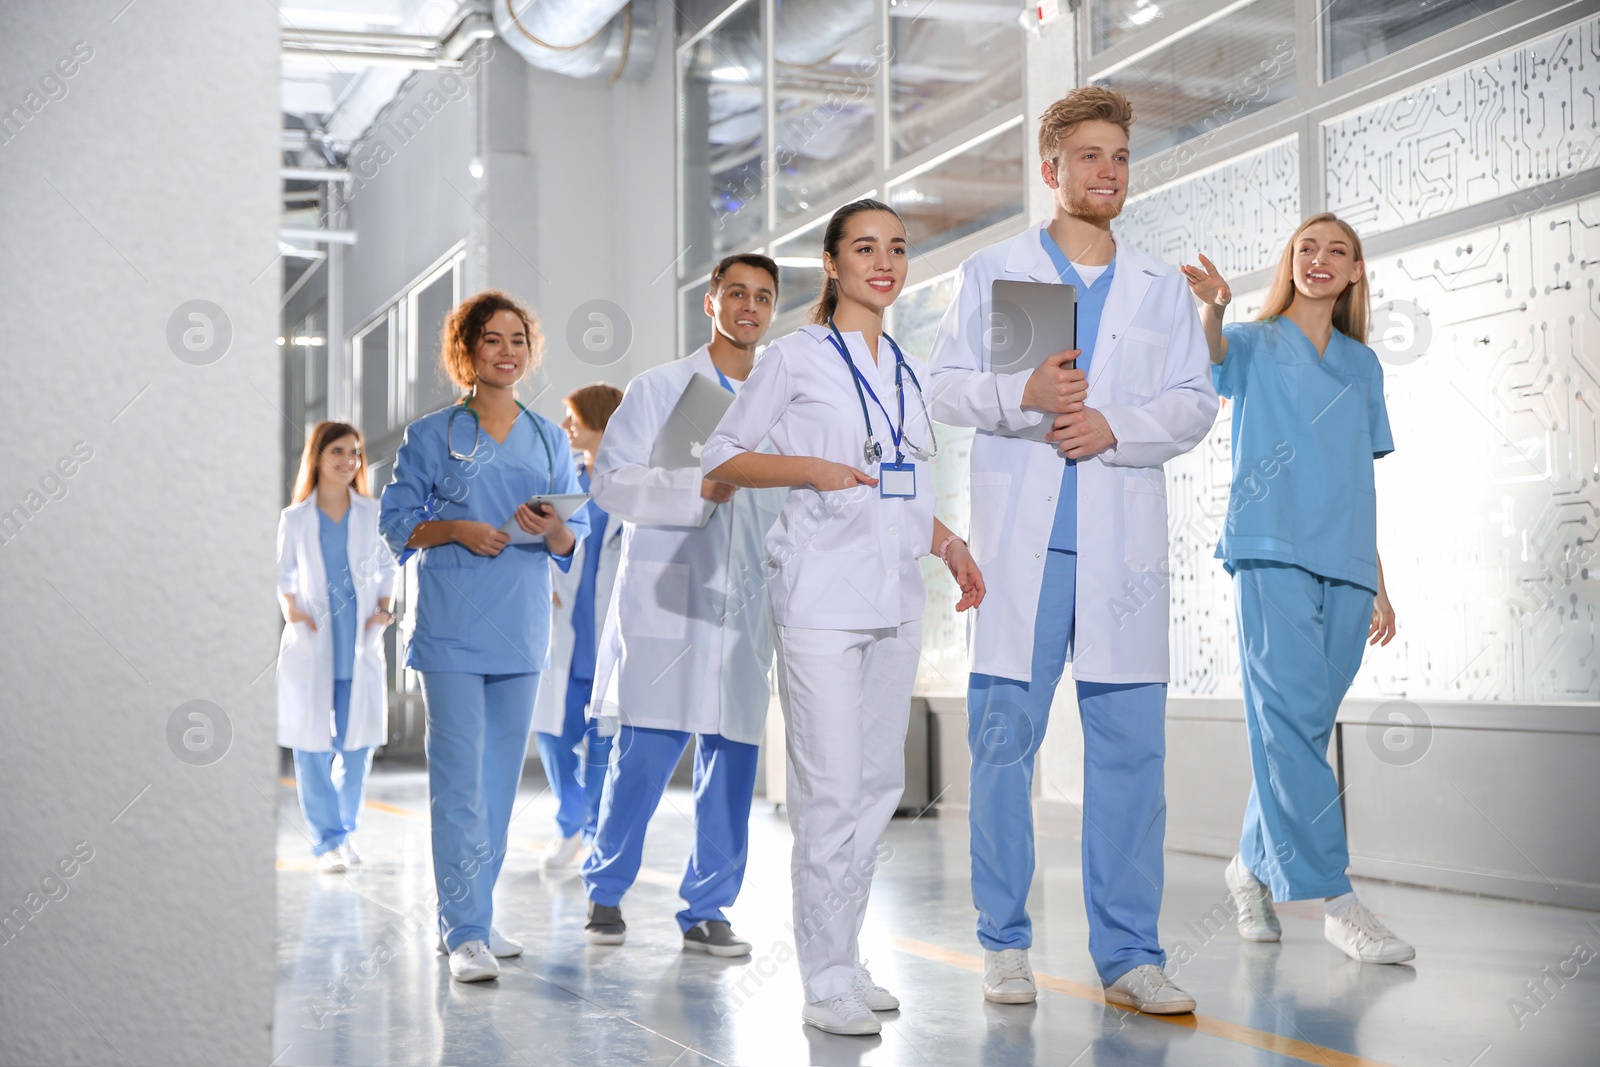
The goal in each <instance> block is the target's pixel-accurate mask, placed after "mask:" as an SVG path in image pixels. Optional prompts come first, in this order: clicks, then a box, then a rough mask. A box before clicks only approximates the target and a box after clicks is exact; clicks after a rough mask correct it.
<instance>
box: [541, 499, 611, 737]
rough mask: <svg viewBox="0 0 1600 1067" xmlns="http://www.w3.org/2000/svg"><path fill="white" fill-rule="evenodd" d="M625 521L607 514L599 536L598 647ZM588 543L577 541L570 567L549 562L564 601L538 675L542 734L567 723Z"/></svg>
mask: <svg viewBox="0 0 1600 1067" xmlns="http://www.w3.org/2000/svg"><path fill="white" fill-rule="evenodd" d="M591 514H592V512H591ZM622 525H623V524H622V520H621V519H619V518H617V517H616V516H615V515H607V516H606V528H605V533H604V534H602V535H601V538H600V569H599V570H598V571H596V572H595V579H594V631H595V633H594V637H595V647H596V649H597V650H598V648H599V645H600V636H601V635H602V634H603V633H605V623H606V612H607V610H608V609H609V608H610V607H611V590H612V587H613V586H614V585H616V581H617V566H618V564H619V563H620V562H621V561H622ZM585 547H586V546H585V544H584V543H583V542H579V543H578V546H577V548H576V549H574V550H573V553H572V566H571V567H570V568H569V569H567V570H562V569H561V568H560V567H558V566H556V564H555V563H554V562H551V564H550V588H551V590H552V591H553V592H554V593H555V595H556V597H557V598H558V599H559V600H560V601H561V603H560V604H557V605H554V606H553V607H552V611H551V618H550V666H548V667H546V668H545V670H544V673H543V674H542V675H541V676H540V678H539V696H538V698H537V699H536V700H535V701H534V705H533V728H534V730H535V731H537V732H539V733H541V734H559V733H560V732H561V730H562V727H563V726H564V725H565V724H566V719H567V679H568V671H569V670H570V669H571V667H572V646H573V644H574V643H575V642H576V640H577V638H576V636H575V635H574V633H573V629H572V608H573V605H574V604H575V603H577V597H578V583H579V582H580V581H582V580H583V570H584V559H583V553H584V550H585ZM596 658H597V659H598V655H597V656H596ZM597 666H598V664H597Z"/></svg>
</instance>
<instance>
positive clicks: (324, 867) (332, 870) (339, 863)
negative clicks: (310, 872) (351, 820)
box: [317, 845, 348, 874]
mask: <svg viewBox="0 0 1600 1067" xmlns="http://www.w3.org/2000/svg"><path fill="white" fill-rule="evenodd" d="M346 870H348V868H347V867H346V866H345V863H344V853H343V852H341V851H339V846H338V845H334V846H333V847H332V848H330V849H329V850H328V851H326V852H324V853H323V854H322V855H320V856H318V857H317V873H318V874H343V873H344V872H345V871H346Z"/></svg>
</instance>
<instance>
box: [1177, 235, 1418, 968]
mask: <svg viewBox="0 0 1600 1067" xmlns="http://www.w3.org/2000/svg"><path fill="white" fill-rule="evenodd" d="M1200 263H1201V266H1199V267H1194V266H1187V267H1184V268H1183V271H1184V274H1185V275H1186V276H1187V277H1188V279H1189V286H1190V288H1191V290H1192V291H1193V292H1194V294H1195V297H1196V298H1197V299H1198V300H1199V301H1200V303H1201V311H1200V318H1201V322H1202V323H1203V325H1204V327H1205V331H1206V339H1207V341H1208V342H1209V344H1210V347H1211V364H1212V366H1211V372H1212V378H1213V380H1214V381H1215V383H1216V387H1217V393H1218V395H1220V396H1223V397H1226V398H1228V399H1229V400H1231V401H1232V402H1233V484H1232V489H1231V492H1230V496H1229V504H1228V515H1227V520H1226V522H1225V524H1224V527H1223V533H1222V540H1221V542H1220V543H1219V544H1218V546H1217V558H1219V559H1221V560H1223V561H1224V566H1225V567H1226V568H1227V570H1228V573H1229V574H1231V575H1232V576H1233V581H1234V592H1235V599H1236V601H1237V603H1236V608H1237V612H1238V624H1239V662H1240V666H1241V668H1242V673H1243V683H1244V707H1245V725H1246V729H1247V731H1248V733H1249V738H1250V762H1251V767H1252V770H1253V772H1254V782H1253V783H1252V785H1251V787H1250V800H1249V803H1248V805H1247V807H1246V809H1245V817H1244V830H1243V833H1242V834H1241V835H1240V839H1239V854H1238V855H1237V856H1235V857H1234V858H1233V859H1232V860H1231V861H1230V862H1229V864H1228V867H1227V870H1226V872H1225V874H1224V877H1225V880H1226V881H1227V884H1228V889H1229V891H1230V892H1231V894H1232V896H1233V900H1234V904H1235V905H1236V907H1237V910H1238V925H1239V933H1240V935H1241V936H1242V937H1244V938H1245V939H1246V940H1248V941H1277V940H1278V939H1279V937H1280V935H1281V928H1280V926H1279V923H1278V917H1277V915H1276V914H1275V913H1274V911H1273V908H1272V902H1273V901H1274V900H1280V901H1282V900H1309V899H1315V898H1318V897H1320V898H1323V900H1324V902H1325V903H1324V912H1325V918H1324V920H1323V933H1324V936H1325V937H1326V938H1327V940H1328V941H1329V942H1330V943H1331V944H1333V945H1334V946H1336V947H1337V948H1338V949H1340V950H1341V951H1342V952H1344V953H1345V954H1346V955H1348V956H1350V957H1351V958H1352V959H1355V960H1358V961H1360V962H1362V963H1403V962H1405V961H1406V960H1409V959H1412V958H1413V957H1414V956H1415V955H1416V951H1415V950H1414V949H1413V948H1412V947H1411V946H1410V945H1409V944H1407V943H1406V942H1404V941H1402V940H1401V939H1400V938H1398V937H1396V936H1395V935H1394V934H1393V933H1392V932H1390V930H1389V929H1388V928H1387V927H1385V926H1384V925H1383V923H1381V922H1380V921H1378V919H1377V917H1376V916H1374V915H1373V914H1372V912H1371V911H1369V910H1368V909H1367V907H1366V906H1365V905H1364V904H1362V903H1361V902H1360V901H1358V900H1357V899H1356V895H1355V893H1354V891H1353V890H1352V889H1351V887H1350V879H1349V877H1348V876H1347V875H1346V874H1345V868H1346V867H1348V866H1349V865H1350V852H1349V849H1348V847H1347V846H1346V844H1345V833H1344V817H1343V813H1342V812H1341V811H1340V808H1339V786H1338V782H1337V780H1336V778H1335V775H1334V773H1333V768H1332V767H1330V766H1329V765H1328V758H1327V752H1328V741H1329V738H1330V737H1331V735H1332V733H1333V723H1334V717H1335V716H1336V715H1337V714H1338V711H1339V702H1340V701H1341V700H1343V699H1344V695H1345V693H1346V692H1347V691H1348V690H1349V688H1350V683H1351V682H1352V681H1353V680H1354V679H1355V674H1356V671H1357V670H1358V669H1359V668H1360V666H1361V655H1362V651H1363V648H1364V645H1366V644H1368V643H1370V644H1377V645H1386V644H1388V643H1389V641H1390V640H1391V639H1393V637H1394V631H1395V623H1394V609H1393V608H1392V607H1390V605H1389V597H1388V595H1387V593H1386V592H1385V590H1384V585H1383V568H1382V565H1381V564H1380V563H1379V560H1378V534H1377V492H1376V488H1375V483H1374V477H1373V461H1374V460H1376V459H1378V458H1379V457H1382V456H1386V455H1388V454H1389V453H1390V452H1392V451H1393V450H1394V440H1393V438H1392V437H1391V435H1390V433H1389V415H1388V412H1387V410H1386V409H1385V407H1384V401H1383V367H1382V366H1381V365H1380V364H1379V362H1378V357H1377V356H1376V355H1375V354H1374V353H1373V351H1372V349H1370V348H1368V347H1367V346H1366V345H1365V344H1363V343H1362V341H1363V339H1364V338H1365V337H1366V336H1367V322H1368V313H1369V295H1368V290H1367V277H1366V268H1365V264H1364V263H1363V262H1362V255H1361V239H1360V238H1359V237H1358V236H1357V235H1356V232H1355V231H1354V230H1353V229H1351V228H1350V227H1349V226H1348V225H1347V224H1346V223H1344V222H1343V221H1342V220H1340V219H1338V218H1337V217H1335V216H1333V215H1331V214H1326V213H1324V214H1320V215H1315V216H1312V217H1311V218H1309V219H1307V220H1306V221H1305V222H1304V223H1302V224H1301V225H1300V227H1299V228H1298V229H1297V230H1296V231H1295V233H1294V236H1293V237H1292V238H1291V239H1290V240H1289V244H1288V247H1286V248H1285V249H1284V251H1283V258H1282V260H1281V261H1280V262H1279V264H1278V270H1277V274H1276V275H1275V276H1274V278H1273V280H1272V286H1271V288H1270V289H1269V290H1268V292H1267V298H1266V301H1265V303H1264V304H1263V306H1262V308H1261V312H1260V314H1259V315H1258V316H1257V318H1256V321H1254V322H1247V323H1233V324H1230V325H1228V326H1223V325H1222V315H1223V309H1224V308H1225V307H1226V306H1227V305H1228V302H1229V301H1230V300H1231V299H1232V292H1231V291H1230V290H1229V288H1228V283H1227V282H1226V281H1225V280H1224V279H1223V277H1222V275H1221V274H1220V273H1219V272H1218V271H1217V269H1216V267H1215V266H1213V265H1212V263H1211V261H1210V260H1208V259H1206V258H1205V257H1204V256H1201V257H1200Z"/></svg>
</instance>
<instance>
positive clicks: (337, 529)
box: [317, 508, 356, 682]
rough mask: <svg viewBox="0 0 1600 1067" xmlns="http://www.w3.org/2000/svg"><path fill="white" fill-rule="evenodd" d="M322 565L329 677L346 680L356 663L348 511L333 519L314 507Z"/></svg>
mask: <svg viewBox="0 0 1600 1067" xmlns="http://www.w3.org/2000/svg"><path fill="white" fill-rule="evenodd" d="M317 529H318V537H317V539H318V541H320V542H321V544H322V569H323V571H324V572H325V573H326V574H327V576H328V606H329V607H330V608H331V609H332V611H333V680H334V681H336V682H348V681H349V680H350V678H351V676H352V675H354V674H355V666H356V583H355V580H354V579H352V578H351V577H350V512H349V510H346V511H345V513H344V518H342V519H340V520H339V521H338V522H334V521H333V520H332V519H330V518H328V514H327V512H325V511H323V510H322V509H321V508H318V509H317Z"/></svg>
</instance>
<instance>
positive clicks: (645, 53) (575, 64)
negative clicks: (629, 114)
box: [490, 0, 656, 82]
mask: <svg viewBox="0 0 1600 1067" xmlns="http://www.w3.org/2000/svg"><path fill="white" fill-rule="evenodd" d="M490 2H491V3H492V5H493V12H494V26H495V30H496V31H498V33H499V34H500V39H501V40H503V41H504V42H505V43H506V44H507V45H509V46H510V47H511V49H512V50H513V51H515V52H517V53H518V54H519V55H521V56H522V58H524V59H526V60H527V61H528V62H529V63H530V64H532V65H533V66H535V67H538V68H539V69H541V70H548V71H551V72H553V73H556V74H565V75H567V76H568V77H572V78H605V79H606V80H607V81H608V82H615V81H618V80H621V79H626V80H629V81H637V80H639V79H642V78H644V77H646V76H647V75H648V74H649V73H650V68H651V66H652V64H653V63H654V61H655V34H656V15H655V12H656V4H654V3H653V2H651V0H644V2H642V3H630V2H629V0H490Z"/></svg>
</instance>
